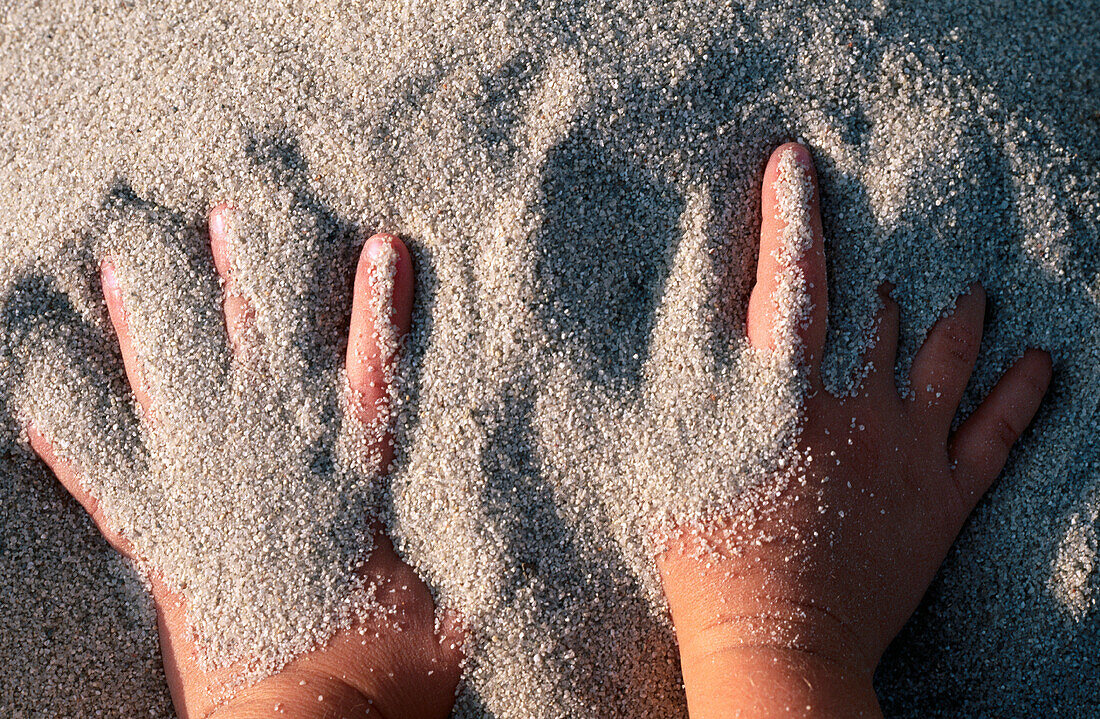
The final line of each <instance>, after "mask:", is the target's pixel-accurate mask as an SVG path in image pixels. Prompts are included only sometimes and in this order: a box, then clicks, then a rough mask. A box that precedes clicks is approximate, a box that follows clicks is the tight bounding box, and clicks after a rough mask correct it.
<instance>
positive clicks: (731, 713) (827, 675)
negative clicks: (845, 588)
mask: <svg viewBox="0 0 1100 719" xmlns="http://www.w3.org/2000/svg"><path fill="white" fill-rule="evenodd" d="M681 664H682V667H683V675H684V688H685V690H686V693H687V699H688V712H689V714H690V716H691V718H692V719H727V718H729V717H741V718H743V719H767V718H769V717H786V718H789V717H814V718H815V719H825V718H830V717H838V718H839V717H881V716H882V712H881V710H880V709H879V705H878V699H877V697H876V696H875V692H874V688H873V687H872V684H871V672H869V671H862V670H855V669H851V668H848V667H846V666H844V665H841V664H839V663H837V662H835V661H834V660H831V659H827V658H824V657H821V656H818V655H814V654H811V653H808V652H805V651H800V650H796V649H788V648H783V647H772V646H745V645H742V646H736V647H727V648H724V649H716V650H712V651H709V652H707V653H705V654H696V655H693V654H691V653H690V650H689V652H688V653H687V654H684V653H683V652H682V653H681Z"/></svg>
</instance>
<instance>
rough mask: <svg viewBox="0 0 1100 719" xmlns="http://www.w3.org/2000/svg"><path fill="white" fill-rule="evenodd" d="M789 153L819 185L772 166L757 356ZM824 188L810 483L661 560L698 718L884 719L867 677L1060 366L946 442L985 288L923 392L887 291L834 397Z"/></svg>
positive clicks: (805, 449) (1003, 389)
mask: <svg viewBox="0 0 1100 719" xmlns="http://www.w3.org/2000/svg"><path fill="white" fill-rule="evenodd" d="M786 149H793V150H794V151H795V152H796V153H797V157H798V159H799V161H800V163H801V164H803V165H804V166H805V167H806V168H807V169H808V171H809V172H810V173H811V175H813V170H812V168H813V165H812V159H811V158H810V154H809V152H808V151H807V150H806V149H805V148H803V147H801V146H799V145H795V144H790V145H785V146H783V147H780V148H779V149H777V150H776V151H775V152H774V153H773V154H772V156H771V159H770V161H769V163H768V167H767V170H766V172H765V176H764V188H763V193H762V200H761V202H762V217H763V222H762V227H761V236H760V261H759V266H758V269H757V282H756V285H755V287H754V289H753V292H752V295H751V298H750V302H749V311H748V317H747V333H748V338H749V341H750V343H751V344H752V345H754V346H756V347H759V348H762V349H775V342H774V338H773V330H772V328H773V326H775V324H776V322H777V312H778V309H777V307H776V304H775V303H774V302H773V300H772V295H773V292H774V290H775V288H776V277H777V275H778V274H779V273H782V272H785V271H789V268H786V267H783V266H781V265H780V263H779V262H778V261H777V260H776V259H775V257H774V256H773V253H774V251H775V250H776V248H777V243H778V240H779V236H780V233H781V231H782V229H783V228H782V223H781V221H780V220H779V219H777V217H776V192H775V188H774V183H775V180H776V177H777V165H778V160H779V157H780V154H781V153H782V152H783V151H784V150H786ZM813 181H814V187H815V191H814V200H813V206H812V208H811V217H812V225H813V230H814V238H813V246H812V247H811V248H810V250H809V251H808V252H806V253H805V255H804V256H803V257H802V259H801V260H800V261H799V266H800V267H801V269H802V271H803V272H804V273H805V276H806V278H807V280H808V282H809V283H810V285H809V286H810V293H811V299H812V302H813V307H814V310H813V316H812V320H811V322H810V323H809V324H808V326H806V327H804V328H803V330H802V332H801V333H800V334H801V339H802V341H803V342H804V346H805V361H806V362H807V364H808V372H809V382H810V388H809V393H808V397H807V400H806V419H805V426H804V429H803V433H802V436H801V439H800V442H799V444H800V446H799V448H798V449H799V450H800V452H801V453H802V454H803V455H810V456H812V457H813V461H812V462H810V463H808V464H805V465H804V467H805V470H804V477H805V479H806V482H805V484H802V483H800V482H799V481H797V479H795V480H794V481H789V482H787V483H786V486H785V489H784V490H783V493H782V495H781V499H780V500H779V501H778V502H775V503H772V504H770V505H769V506H768V507H766V508H765V509H764V510H763V511H762V512H760V513H758V514H757V515H756V516H755V517H753V518H751V519H748V520H743V519H742V520H741V521H739V520H738V518H737V517H734V516H731V517H729V518H728V520H729V521H728V522H715V523H713V524H708V525H706V526H683V527H681V528H680V530H679V532H678V533H677V535H676V536H675V537H674V540H673V542H672V544H671V545H670V547H669V548H668V550H667V551H666V552H664V553H663V554H662V555H661V556H660V557H659V558H658V567H659V570H660V572H661V575H662V579H663V582H664V589H665V594H666V596H667V598H668V602H669V607H670V609H671V612H672V619H673V622H674V624H675V627H676V634H677V639H678V642H679V646H680V655H681V659H682V667H683V676H684V685H685V688H686V691H687V699H688V708H689V713H690V715H691V717H692V719H717V718H719V717H790V716H796V717H854V716H866V717H875V716H881V711H880V709H879V706H878V702H877V699H876V697H875V694H874V690H873V689H872V686H871V678H872V674H873V673H874V670H875V667H876V665H877V664H878V662H879V660H880V658H881V657H882V653H883V651H884V650H885V649H886V646H887V644H889V642H890V641H891V639H892V638H893V637H894V636H895V635H896V634H897V633H898V631H899V630H900V629H901V627H902V625H903V624H904V623H905V621H906V620H907V619H908V617H909V616H910V615H911V614H912V612H913V611H914V610H915V609H916V607H917V604H918V603H919V602H920V599H921V597H922V596H923V595H924V593H925V591H926V589H927V587H928V585H929V583H930V582H931V581H932V578H933V576H934V575H935V573H936V571H937V569H938V568H939V566H940V564H941V563H942V562H943V560H944V557H945V556H946V555H947V552H948V550H949V548H950V546H951V543H952V541H953V540H954V538H955V537H956V535H957V534H958V532H959V530H960V529H961V528H962V526H963V523H964V522H965V521H966V518H967V516H968V515H969V514H970V512H971V511H972V510H973V508H974V506H975V504H976V503H977V501H978V500H979V499H980V498H981V496H982V495H983V494H984V493H985V491H986V490H987V489H988V488H989V486H990V485H991V484H992V482H993V481H994V479H996V477H997V475H998V474H999V473H1000V471H1001V469H1002V468H1003V466H1004V463H1005V460H1006V458H1007V456H1008V453H1009V450H1010V449H1011V447H1012V445H1013V444H1014V443H1015V442H1016V440H1017V439H1018V438H1019V436H1020V434H1021V433H1022V432H1023V431H1024V429H1025V428H1026V427H1027V425H1028V424H1029V423H1030V421H1031V419H1032V417H1033V416H1034V414H1035V412H1036V410H1037V409H1038V407H1039V403H1040V401H1041V400H1042V398H1043V395H1044V394H1045V392H1046V389H1047V386H1048V384H1049V382H1050V376H1051V360H1050V357H1049V355H1047V354H1046V353H1045V352H1041V351H1038V350H1029V351H1028V352H1026V353H1025V354H1024V355H1023V357H1022V358H1020V359H1019V360H1018V361H1017V362H1016V363H1015V364H1014V365H1013V366H1012V367H1011V368H1010V369H1009V370H1008V371H1007V372H1006V373H1005V374H1004V376H1003V377H1002V378H1001V379H1000V381H999V382H998V383H997V385H996V386H995V387H994V388H993V390H992V391H991V392H990V394H989V396H988V397H987V398H986V399H985V400H984V402H983V403H982V404H981V405H980V406H979V408H978V409H977V410H975V411H974V413H973V414H971V415H970V417H969V418H967V419H966V421H965V422H963V424H962V425H961V426H959V428H958V429H957V430H956V431H955V432H953V433H952V432H951V424H952V420H953V418H954V416H955V413H956V410H957V409H958V406H959V402H960V400H961V398H962V395H963V391H964V389H965V388H966V385H967V381H968V380H969V377H970V374H971V372H972V371H973V366H974V362H975V360H976V358H977V354H978V348H979V345H980V341H981V336H982V325H983V317H984V308H985V295H984V292H983V290H982V288H981V286H980V285H978V284H974V285H973V286H971V288H970V291H969V292H968V293H967V294H965V295H964V296H962V297H960V298H959V301H958V304H957V307H956V309H955V311H954V313H952V314H951V315H949V316H947V317H945V318H944V319H941V320H940V321H939V322H938V323H937V324H936V325H935V326H934V327H933V328H932V330H931V331H930V332H929V334H928V337H927V338H926V339H925V342H924V344H923V346H922V347H921V349H920V351H919V353H918V354H917V356H916V358H915V360H914V362H913V366H912V370H911V374H910V380H911V383H910V385H911V388H912V390H913V395H912V396H911V397H909V396H906V397H903V396H901V395H900V394H899V392H898V389H897V387H896V385H895V382H894V366H895V354H896V351H897V335H898V307H897V305H896V304H895V303H894V301H893V300H892V299H891V298H890V296H889V288H883V289H882V291H881V296H882V299H883V302H884V305H885V306H884V309H882V310H881V312H880V313H879V316H878V318H877V321H878V339H877V343H876V344H875V346H874V347H873V348H872V349H871V350H869V352H868V358H867V359H869V360H870V361H871V362H873V364H874V368H875V369H874V370H873V371H872V373H871V374H870V376H868V377H867V378H866V379H865V381H864V382H863V385H862V387H861V388H860V391H859V394H858V396H856V397H849V398H837V397H834V396H833V395H831V394H830V393H829V392H827V391H825V390H824V389H823V387H822V385H821V380H820V378H819V362H820V358H821V353H822V347H823V345H824V340H825V328H826V320H827V309H826V301H827V293H826V284H825V282H826V277H825V255H824V250H823V243H822V233H821V219H820V212H819V207H818V204H817V198H818V196H819V193H818V192H817V189H816V187H817V184H816V183H817V180H816V177H814V179H813ZM834 453H835V454H834ZM782 479H783V478H779V480H777V481H782ZM788 479H789V478H788ZM822 508H824V510H823V511H822ZM704 540H706V541H705V542H704Z"/></svg>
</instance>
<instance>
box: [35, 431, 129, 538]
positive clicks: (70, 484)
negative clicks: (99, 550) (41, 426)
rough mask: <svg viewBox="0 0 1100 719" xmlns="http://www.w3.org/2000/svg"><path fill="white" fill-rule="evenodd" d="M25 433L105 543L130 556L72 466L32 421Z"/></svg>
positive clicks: (39, 455) (119, 535)
mask: <svg viewBox="0 0 1100 719" xmlns="http://www.w3.org/2000/svg"><path fill="white" fill-rule="evenodd" d="M27 436H28V438H29V439H30V443H31V449H33V450H34V453H35V454H37V455H38V457H39V458H40V459H41V460H42V461H43V462H45V463H46V466H48V467H49V468H50V469H51V470H52V471H53V473H54V476H55V477H57V479H58V481H59V482H61V484H62V486H64V487H65V489H66V490H68V492H69V494H71V495H72V496H73V499H75V500H76V501H77V502H80V506H82V507H84V511H86V512H87V513H88V514H89V515H90V516H91V518H92V521H93V522H95V526H96V527H97V528H98V529H99V532H100V534H102V535H103V538H104V539H106V540H107V543H108V544H110V545H111V546H112V547H114V548H115V550H116V551H118V552H119V553H120V554H123V555H124V556H127V557H130V558H131V559H133V558H134V553H133V546H132V545H131V544H130V542H129V541H128V540H127V539H126V538H124V537H123V536H122V534H121V533H120V532H119V531H118V530H116V529H114V528H113V527H112V526H111V525H110V523H109V522H107V520H106V518H105V517H104V516H103V511H102V510H101V509H100V507H99V502H97V501H96V499H95V497H93V496H92V495H91V494H89V493H88V491H87V490H86V489H84V486H83V484H81V482H80V474H79V473H78V472H77V471H76V469H75V468H74V467H73V466H72V465H71V464H70V463H69V462H68V461H66V460H64V459H62V458H61V457H60V456H58V454H57V451H56V450H55V449H54V446H53V443H51V442H50V441H49V440H48V439H46V437H45V436H43V434H42V433H41V432H39V431H38V428H37V427H35V426H34V425H31V426H30V427H28V428H27Z"/></svg>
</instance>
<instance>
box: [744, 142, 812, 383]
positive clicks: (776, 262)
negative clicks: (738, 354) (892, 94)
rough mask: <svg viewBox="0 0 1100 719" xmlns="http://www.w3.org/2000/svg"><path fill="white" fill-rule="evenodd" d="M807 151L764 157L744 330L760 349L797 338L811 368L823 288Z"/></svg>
mask: <svg viewBox="0 0 1100 719" xmlns="http://www.w3.org/2000/svg"><path fill="white" fill-rule="evenodd" d="M820 194H821V193H820V191H819V189H818V183H817V174H816V173H815V171H814V165H813V158H812V157H811V156H810V151H809V150H807V149H806V148H805V147H803V146H802V145H799V144H798V143H794V142H789V143H787V144H784V145H781V146H779V147H778V148H776V150H775V151H774V152H772V154H771V157H770V158H769V159H768V165H767V168H766V169H765V170H764V186H763V189H762V190H761V194H760V215H761V217H760V253H759V259H758V261H757V268H756V284H755V285H754V286H753V289H752V294H751V295H750V296H749V307H748V315H747V318H746V331H747V333H748V338H749V342H750V343H751V344H752V345H753V346H754V347H759V348H762V349H771V350H776V349H783V348H784V346H785V343H787V342H788V341H789V340H795V341H799V342H801V344H802V346H803V348H804V351H805V354H804V361H805V362H806V363H807V364H808V366H809V367H810V369H811V373H815V372H816V370H817V366H818V363H819V361H820V358H821V351H822V348H823V347H824V345H825V330H826V322H827V317H828V291H827V285H826V276H825V247H824V236H823V233H822V229H821V203H820Z"/></svg>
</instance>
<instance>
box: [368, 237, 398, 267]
mask: <svg viewBox="0 0 1100 719" xmlns="http://www.w3.org/2000/svg"><path fill="white" fill-rule="evenodd" d="M392 252H393V240H392V238H391V237H390V236H389V235H374V236H373V237H371V238H370V239H369V240H367V257H369V258H371V260H372V261H374V262H378V261H379V260H382V259H384V258H386V259H388V258H389V257H390V254H391V253H392Z"/></svg>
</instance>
